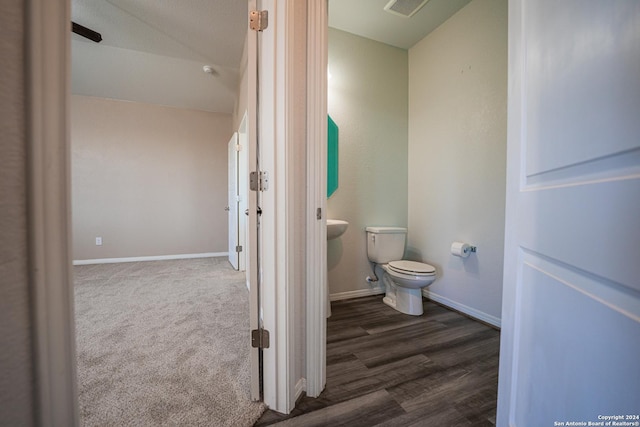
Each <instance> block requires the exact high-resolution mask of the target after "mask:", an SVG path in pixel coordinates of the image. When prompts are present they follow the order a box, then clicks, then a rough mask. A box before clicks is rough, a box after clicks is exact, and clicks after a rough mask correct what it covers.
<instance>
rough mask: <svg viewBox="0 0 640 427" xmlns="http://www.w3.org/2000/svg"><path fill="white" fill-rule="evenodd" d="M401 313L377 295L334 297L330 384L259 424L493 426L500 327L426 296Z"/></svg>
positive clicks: (330, 324) (330, 323)
mask: <svg viewBox="0 0 640 427" xmlns="http://www.w3.org/2000/svg"><path fill="white" fill-rule="evenodd" d="M423 304H424V310H425V314H424V315H422V316H419V317H416V316H409V315H406V314H402V313H399V312H397V311H395V310H393V309H392V308H390V307H388V306H386V305H385V304H384V303H383V302H382V296H372V297H365V298H358V299H352V300H345V301H335V302H332V303H331V310H332V316H331V317H330V318H329V320H328V323H327V385H326V388H325V390H324V391H323V392H322V394H321V395H320V397H318V398H315V399H313V398H309V397H306V396H303V397H302V398H301V399H299V401H298V403H297V405H296V408H295V409H294V410H293V411H292V413H291V414H289V415H283V414H280V413H277V412H274V411H269V410H268V411H267V412H265V413H264V415H263V416H262V417H261V418H260V420H258V422H257V423H256V424H255V426H258V427H260V426H267V425H278V426H304V427H307V426H332V427H333V426H350V427H354V426H366V427H369V426H402V427H405V426H440V427H447V426H493V425H495V416H496V397H497V387H498V352H499V347H500V343H499V340H500V333H499V331H497V330H495V329H493V328H492V327H489V326H487V325H485V324H483V323H480V322H477V321H475V320H472V319H470V318H468V317H465V316H463V315H461V314H459V313H457V312H455V311H451V310H449V309H447V308H445V307H442V306H440V305H437V304H434V303H433V302H431V301H427V300H424V301H423Z"/></svg>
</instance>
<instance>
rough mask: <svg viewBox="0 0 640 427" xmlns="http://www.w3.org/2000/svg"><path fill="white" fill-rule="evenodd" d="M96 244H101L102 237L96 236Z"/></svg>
mask: <svg viewBox="0 0 640 427" xmlns="http://www.w3.org/2000/svg"><path fill="white" fill-rule="evenodd" d="M96 246H102V237H96Z"/></svg>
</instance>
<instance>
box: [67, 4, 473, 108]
mask: <svg viewBox="0 0 640 427" xmlns="http://www.w3.org/2000/svg"><path fill="white" fill-rule="evenodd" d="M314 1H315V0H314ZM469 1H470V0H430V1H429V2H427V4H426V5H425V6H424V7H423V8H422V9H421V10H420V11H419V12H417V13H416V14H415V15H414V16H412V17H411V18H404V17H399V16H396V15H393V14H390V13H388V12H385V11H384V10H383V8H384V6H385V5H386V4H387V2H388V0H329V25H330V26H331V27H334V28H337V29H340V30H343V31H347V32H350V33H353V34H357V35H359V36H362V37H366V38H370V39H373V40H376V41H379V42H382V43H386V44H389V45H392V46H396V47H399V48H403V49H408V48H410V47H411V46H413V45H414V44H415V43H416V42H418V41H419V40H421V39H422V38H424V37H425V36H426V35H427V34H428V33H430V32H431V31H433V30H434V29H435V28H437V27H438V26H439V25H440V24H441V23H443V22H444V21H446V20H447V19H448V18H449V17H451V16H452V15H453V14H454V13H455V12H457V11H458V10H459V9H461V8H462V7H463V6H465V5H466V4H467V3H469ZM71 17H72V20H73V21H74V22H76V23H78V24H80V25H84V26H85V27H89V28H91V29H93V30H95V31H97V32H99V33H101V34H102V39H103V40H102V42H101V43H99V44H97V43H94V42H91V41H88V40H87V39H84V38H82V37H80V36H78V35H76V34H73V36H72V50H71V53H72V54H71V90H72V93H74V94H79V95H87V96H97V97H103V98H113V99H122V100H128V101H136V102H144V103H151V104H160V105H168V106H174V107H180V108H192V109H198V110H204V111H213V112H224V113H232V112H233V110H234V105H235V102H236V93H237V88H238V79H239V69H240V66H241V64H240V62H241V60H242V53H243V48H244V42H245V35H246V28H247V24H246V22H247V1H243V0H180V1H176V0H71ZM204 65H212V66H213V67H214V69H215V72H214V74H206V73H204V72H203V70H202V67H203V66H204Z"/></svg>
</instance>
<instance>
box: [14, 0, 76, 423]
mask: <svg viewBox="0 0 640 427" xmlns="http://www.w3.org/2000/svg"><path fill="white" fill-rule="evenodd" d="M70 9H71V7H70V3H69V1H68V0H28V1H27V7H26V10H27V13H26V17H25V18H26V19H25V23H26V43H25V49H26V52H27V54H26V63H27V75H26V79H25V87H26V88H27V93H28V95H27V100H26V110H27V111H28V124H27V145H28V155H27V170H28V172H27V177H28V190H27V191H28V194H27V197H28V212H27V215H28V220H29V260H28V262H29V281H30V287H31V313H32V322H33V335H34V337H35V338H34V340H33V343H34V371H35V387H34V389H35V393H34V399H35V406H36V408H37V411H36V424H38V425H40V426H74V425H78V424H79V415H78V398H77V385H76V353H75V322H74V310H73V274H72V270H71V265H72V263H71V258H72V257H71V155H70V151H71V150H70V145H69V75H70V53H71V52H70V50H71V49H70V46H71V35H70V34H71V32H70V31H69V22H71V13H70Z"/></svg>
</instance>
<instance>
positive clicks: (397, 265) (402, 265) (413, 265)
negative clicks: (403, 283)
mask: <svg viewBox="0 0 640 427" xmlns="http://www.w3.org/2000/svg"><path fill="white" fill-rule="evenodd" d="M389 267H390V268H391V269H392V270H395V271H397V272H398V273H406V274H416V275H418V274H434V273H435V272H436V269H435V268H434V267H433V266H431V265H429V264H424V263H422V262H416V261H405V260H401V261H391V262H390V263H389Z"/></svg>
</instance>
